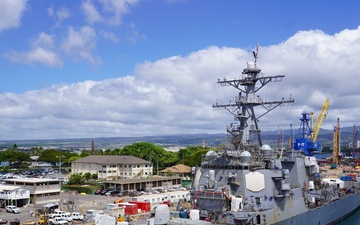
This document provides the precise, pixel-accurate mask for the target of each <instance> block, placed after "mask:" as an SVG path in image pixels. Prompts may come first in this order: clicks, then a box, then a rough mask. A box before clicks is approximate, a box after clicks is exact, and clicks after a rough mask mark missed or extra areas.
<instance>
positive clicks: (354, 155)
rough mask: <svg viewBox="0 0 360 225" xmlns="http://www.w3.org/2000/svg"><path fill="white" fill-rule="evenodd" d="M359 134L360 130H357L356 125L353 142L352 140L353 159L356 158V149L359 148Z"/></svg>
mask: <svg viewBox="0 0 360 225" xmlns="http://www.w3.org/2000/svg"><path fill="white" fill-rule="evenodd" d="M358 133H359V129H356V126H355V124H354V131H353V140H352V149H353V158H354V159H355V158H356V147H357V141H356V138H357V135H358Z"/></svg>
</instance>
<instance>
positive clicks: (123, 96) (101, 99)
mask: <svg viewBox="0 0 360 225" xmlns="http://www.w3.org/2000/svg"><path fill="white" fill-rule="evenodd" d="M68 33H69V34H68V36H67V38H66V41H67V42H68V43H67V44H65V42H64V46H63V48H64V51H68V52H81V51H84V52H83V53H82V54H83V55H87V54H88V57H84V58H83V59H84V60H89V59H91V51H85V50H84V49H94V48H95V46H93V45H94V43H93V42H94V39H95V38H96V34H95V32H94V31H93V30H92V29H91V28H89V27H83V28H81V29H78V30H77V29H74V28H70V29H69V31H68ZM359 40H360V27H359V28H357V29H354V30H344V31H341V32H339V33H337V34H334V35H329V34H326V33H324V32H322V31H318V30H309V31H300V32H298V33H296V34H295V35H294V36H292V37H290V38H289V39H288V40H286V41H284V42H282V43H279V44H277V45H271V46H260V47H259V59H258V66H259V67H260V68H261V69H262V72H263V74H262V76H273V75H281V74H284V75H286V77H285V78H283V80H282V82H270V83H268V84H267V85H266V87H264V88H262V89H260V91H259V92H257V93H256V95H259V97H261V98H262V99H263V100H266V101H276V100H281V99H282V98H284V99H289V98H293V99H295V103H294V104H293V105H290V106H281V107H278V108H276V109H275V110H274V111H273V112H271V113H269V114H266V115H265V116H264V117H261V118H260V120H259V125H260V128H263V129H265V130H277V128H278V126H281V128H282V129H288V128H289V125H290V124H293V125H294V127H297V126H298V123H300V122H299V120H298V118H299V117H300V113H301V112H303V111H304V110H305V111H308V112H315V115H317V114H318V112H319V111H320V109H321V106H322V104H323V103H324V101H325V99H326V98H329V99H330V107H329V114H328V116H327V118H326V119H325V120H324V122H323V128H326V129H331V128H332V127H333V126H334V125H335V123H336V119H337V118H338V117H339V118H340V122H341V126H342V127H344V126H352V125H353V124H356V123H357V122H358V112H359V111H360V109H359V106H358V104H357V103H358V102H360V93H359V91H358V84H359V83H360V78H359V76H358V71H359V70H360V59H359V58H358V57H357V56H358V55H359V54H360V47H358V46H360V45H359ZM42 43H48V45H51V39H50V38H48V37H47V36H44V37H43V41H42ZM254 48H255V46H254ZM77 57H79V58H81V54H79V55H77ZM90 61H91V60H90ZM248 61H253V56H252V52H249V51H246V50H244V49H240V48H230V47H218V46H209V47H207V48H205V49H201V50H198V51H195V52H191V53H189V54H188V55H183V56H181V55H177V56H172V57H169V58H164V59H159V60H157V61H153V62H144V63H142V64H139V65H137V66H136V68H135V72H134V74H133V75H132V76H126V77H121V75H122V74H119V77H118V78H113V79H106V80H99V81H91V80H88V81H83V82H78V83H73V84H62V85H54V86H52V87H50V88H46V89H40V90H36V91H30V92H26V93H24V94H22V95H16V94H11V93H3V94H0V101H1V102H2V110H1V111H0V129H1V130H3V131H4V132H3V137H2V138H3V139H20V138H24V139H32V138H66V137H71V138H77V137H114V136H144V135H164V134H182V133H187V134H189V133H200V132H207V133H220V132H225V125H226V124H228V123H229V122H233V116H231V115H229V113H228V112H226V111H222V110H214V109H213V108H212V105H213V104H215V103H216V102H218V103H219V104H222V103H224V104H226V103H228V102H229V101H230V100H232V101H234V100H235V97H236V96H238V91H237V90H236V89H235V88H232V87H230V86H228V87H221V86H219V85H218V84H217V83H216V82H217V80H218V79H223V78H224V77H226V78H227V79H234V78H239V77H242V76H243V74H242V71H243V69H244V68H245V67H246V62H248ZM259 85H260V83H259V84H258V86H259ZM258 109H260V112H261V109H262V107H258V108H256V110H258ZM258 115H261V114H258ZM249 125H250V124H249Z"/></svg>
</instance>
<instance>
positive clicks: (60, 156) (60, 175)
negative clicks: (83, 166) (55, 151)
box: [56, 155, 65, 194]
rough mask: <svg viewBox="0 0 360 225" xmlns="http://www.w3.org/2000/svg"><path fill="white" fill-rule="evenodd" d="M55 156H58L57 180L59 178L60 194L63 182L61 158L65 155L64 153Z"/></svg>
mask: <svg viewBox="0 0 360 225" xmlns="http://www.w3.org/2000/svg"><path fill="white" fill-rule="evenodd" d="M56 158H58V159H59V178H60V179H59V180H60V194H61V184H62V182H63V179H62V178H63V176H62V171H61V159H63V158H65V156H64V155H58V156H56Z"/></svg>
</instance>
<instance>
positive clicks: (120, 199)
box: [114, 198, 124, 204]
mask: <svg viewBox="0 0 360 225" xmlns="http://www.w3.org/2000/svg"><path fill="white" fill-rule="evenodd" d="M122 202H124V199H123V198H119V199H117V200H115V201H114V203H115V204H117V203H122Z"/></svg>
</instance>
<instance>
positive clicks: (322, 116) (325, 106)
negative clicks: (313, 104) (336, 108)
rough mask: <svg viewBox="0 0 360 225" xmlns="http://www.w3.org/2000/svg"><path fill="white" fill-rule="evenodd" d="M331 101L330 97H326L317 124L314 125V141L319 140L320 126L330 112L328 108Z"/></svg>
mask: <svg viewBox="0 0 360 225" xmlns="http://www.w3.org/2000/svg"><path fill="white" fill-rule="evenodd" d="M329 102H330V99H328V98H327V99H326V100H325V102H324V104H323V106H322V108H321V111H320V113H319V116H318V118H317V120H316V122H315V125H314V127H313V132H312V134H311V136H312V140H313V142H315V141H316V140H317V137H318V135H319V132H320V127H321V124H322V122H323V120H324V119H325V118H326V116H327V113H328V108H329Z"/></svg>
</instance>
